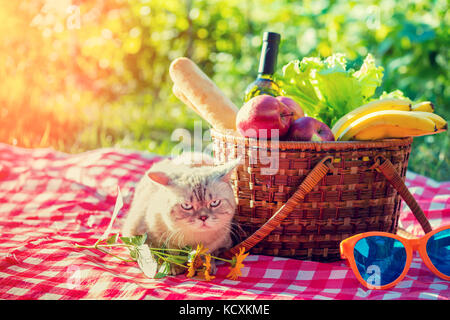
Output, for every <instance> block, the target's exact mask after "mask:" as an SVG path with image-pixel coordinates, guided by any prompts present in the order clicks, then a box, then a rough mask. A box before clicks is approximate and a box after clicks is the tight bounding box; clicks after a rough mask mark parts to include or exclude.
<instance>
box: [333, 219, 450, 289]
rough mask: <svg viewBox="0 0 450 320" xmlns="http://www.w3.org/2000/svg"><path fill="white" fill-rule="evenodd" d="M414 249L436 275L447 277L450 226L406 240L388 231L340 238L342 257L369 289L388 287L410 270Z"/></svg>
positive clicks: (446, 278) (447, 278)
mask: <svg viewBox="0 0 450 320" xmlns="http://www.w3.org/2000/svg"><path fill="white" fill-rule="evenodd" d="M413 251H418V252H419V255H420V257H421V258H422V260H423V262H424V263H425V265H426V266H427V267H428V269H430V270H431V271H432V272H433V273H434V274H435V275H437V276H438V277H440V278H442V279H445V280H450V226H443V227H440V228H438V229H436V230H433V231H431V232H429V233H427V234H425V235H424V236H423V237H421V238H417V239H406V238H403V237H400V236H398V235H396V234H391V233H387V232H365V233H360V234H357V235H354V236H352V237H350V238H347V239H345V240H343V241H341V244H340V252H341V258H342V259H347V262H348V264H349V265H350V268H351V269H352V270H353V272H354V274H355V276H356V278H358V280H359V282H361V284H363V285H364V286H365V287H367V288H368V289H388V288H391V287H393V286H395V285H396V284H397V283H399V282H400V281H401V280H402V279H403V277H404V276H405V275H406V273H407V272H408V270H409V267H410V265H411V261H412V256H413Z"/></svg>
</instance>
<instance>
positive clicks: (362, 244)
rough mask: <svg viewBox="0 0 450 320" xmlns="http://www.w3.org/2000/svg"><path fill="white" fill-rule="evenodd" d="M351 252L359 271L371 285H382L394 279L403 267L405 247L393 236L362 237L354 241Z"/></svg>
mask: <svg viewBox="0 0 450 320" xmlns="http://www.w3.org/2000/svg"><path fill="white" fill-rule="evenodd" d="M353 253H354V256H355V261H356V266H357V267H358V270H359V273H360V274H361V276H362V278H363V279H364V280H365V281H366V282H367V284H369V285H372V286H383V285H386V284H389V283H391V282H393V281H395V280H396V279H397V278H398V277H399V276H400V275H401V273H402V272H403V270H404V269H405V265H406V249H405V247H404V246H403V244H402V243H401V242H400V241H398V240H396V239H393V238H388V237H383V236H371V237H366V238H363V239H361V240H359V241H358V242H357V243H356V245H355V248H354V250H353Z"/></svg>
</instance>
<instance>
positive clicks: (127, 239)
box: [120, 237, 133, 245]
mask: <svg viewBox="0 0 450 320" xmlns="http://www.w3.org/2000/svg"><path fill="white" fill-rule="evenodd" d="M131 239H132V238H131V237H120V240H122V242H123V243H125V244H129V245H133V242H132V241H131Z"/></svg>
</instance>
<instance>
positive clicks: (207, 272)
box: [203, 254, 215, 281]
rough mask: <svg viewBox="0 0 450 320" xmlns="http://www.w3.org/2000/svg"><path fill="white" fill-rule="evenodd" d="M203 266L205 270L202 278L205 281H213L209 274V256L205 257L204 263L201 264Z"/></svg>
mask: <svg viewBox="0 0 450 320" xmlns="http://www.w3.org/2000/svg"><path fill="white" fill-rule="evenodd" d="M203 266H204V267H205V270H204V271H203V276H204V278H205V280H206V281H211V280H212V279H214V278H215V276H212V275H210V274H209V273H210V272H211V255H210V254H207V255H205V263H204V264H203Z"/></svg>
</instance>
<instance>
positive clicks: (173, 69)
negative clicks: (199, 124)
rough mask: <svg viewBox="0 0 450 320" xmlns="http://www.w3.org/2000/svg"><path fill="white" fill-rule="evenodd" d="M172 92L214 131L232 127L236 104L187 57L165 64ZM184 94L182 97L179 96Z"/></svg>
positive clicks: (234, 127)
mask: <svg viewBox="0 0 450 320" xmlns="http://www.w3.org/2000/svg"><path fill="white" fill-rule="evenodd" d="M169 74H170V77H171V78H172V81H173V82H174V88H173V91H174V94H175V95H176V96H177V97H178V98H179V99H180V100H182V101H183V102H184V103H186V101H187V102H188V103H186V104H187V105H188V106H189V107H191V108H193V109H194V111H196V112H197V113H198V114H199V115H201V117H202V118H203V119H205V120H206V121H207V122H209V123H210V124H211V125H212V127H213V128H214V129H216V130H218V131H221V132H226V131H228V130H236V115H237V112H238V108H237V107H236V106H235V105H234V104H233V102H231V100H230V99H229V98H228V97H226V96H225V94H224V93H223V92H222V91H221V90H220V89H219V88H218V87H217V86H216V84H215V83H214V82H213V81H212V80H211V79H210V78H209V77H208V76H207V75H206V74H205V73H204V72H203V71H202V70H200V68H199V67H198V66H197V65H196V64H195V63H194V62H193V61H191V60H190V59H188V58H185V57H181V58H177V59H175V60H174V61H173V62H172V63H171V65H170V68H169ZM180 97H184V98H180Z"/></svg>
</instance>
